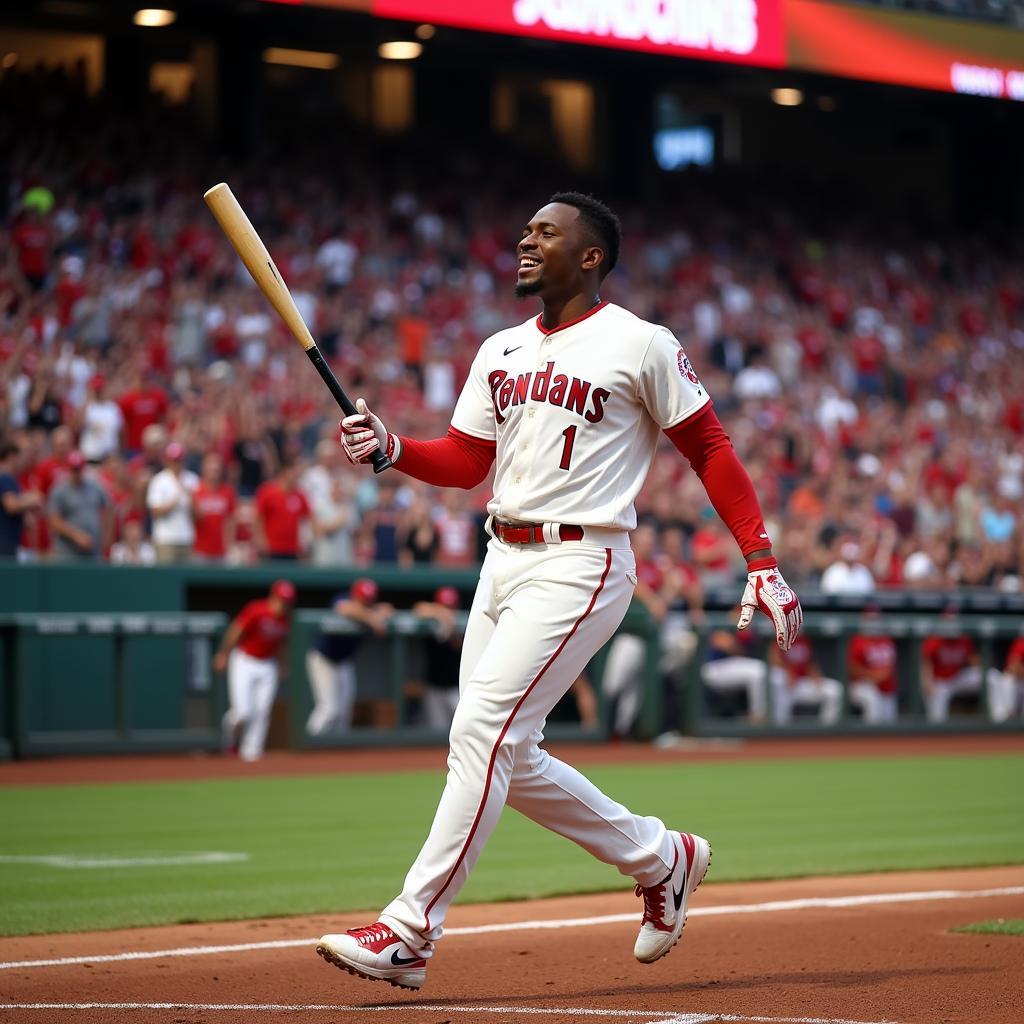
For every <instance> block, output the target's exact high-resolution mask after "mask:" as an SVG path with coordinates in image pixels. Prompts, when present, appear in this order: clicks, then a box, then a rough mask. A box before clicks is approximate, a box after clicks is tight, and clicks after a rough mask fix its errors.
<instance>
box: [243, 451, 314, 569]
mask: <svg viewBox="0 0 1024 1024" xmlns="http://www.w3.org/2000/svg"><path fill="white" fill-rule="evenodd" d="M298 476H299V467H298V465H297V464H296V463H294V462H283V463H282V464H281V468H280V470H278V473H277V476H276V477H275V478H274V479H273V480H268V481H267V483H265V484H263V485H262V486H261V487H260V489H259V490H258V491H257V492H256V501H255V506H256V517H255V519H254V520H253V526H254V528H255V533H256V549H257V550H258V551H259V552H260V553H261V554H262V555H263V556H264V557H265V558H276V559H282V560H285V561H295V560H296V559H298V558H301V557H302V556H303V555H304V553H305V549H306V546H307V545H306V537H305V536H304V528H305V526H306V525H307V524H308V522H309V519H310V514H311V513H310V509H309V502H307V501H306V496H305V495H304V494H303V493H302V491H300V490H299V485H298Z"/></svg>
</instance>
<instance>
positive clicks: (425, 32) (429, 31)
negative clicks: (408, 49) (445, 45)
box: [416, 25, 437, 39]
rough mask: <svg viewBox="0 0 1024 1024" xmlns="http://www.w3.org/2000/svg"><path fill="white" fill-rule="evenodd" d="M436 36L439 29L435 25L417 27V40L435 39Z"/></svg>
mask: <svg viewBox="0 0 1024 1024" xmlns="http://www.w3.org/2000/svg"><path fill="white" fill-rule="evenodd" d="M435 35H437V29H436V28H434V26H433V25H417V27H416V38H417V39H433V38H434V36H435Z"/></svg>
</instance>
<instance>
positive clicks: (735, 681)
mask: <svg viewBox="0 0 1024 1024" xmlns="http://www.w3.org/2000/svg"><path fill="white" fill-rule="evenodd" d="M700 674H701V678H702V679H703V680H704V685H705V686H707V687H708V688H709V689H711V690H715V691H719V692H724V693H730V692H732V691H733V690H746V693H747V711H748V712H749V715H750V717H751V718H753V719H758V720H759V719H762V718H764V716H765V713H766V711H767V710H768V684H767V675H768V666H767V665H765V663H764V662H763V661H759V660H758V659H757V658H744V657H742V656H736V657H733V658H719V659H717V660H716V661H709V662H707V664H705V665H702V666H701V670H700Z"/></svg>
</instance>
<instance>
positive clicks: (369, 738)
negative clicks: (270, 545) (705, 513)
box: [0, 565, 1024, 757]
mask: <svg viewBox="0 0 1024 1024" xmlns="http://www.w3.org/2000/svg"><path fill="white" fill-rule="evenodd" d="M366 574H367V571H366V570H357V569H355V568H352V569H344V570H343V569H338V570H324V569H315V568H312V567H307V566H296V567H292V568H291V571H290V572H289V577H290V578H291V579H293V580H294V582H295V584H296V586H297V588H298V602H297V612H296V618H295V625H294V628H293V630H292V635H291V638H290V641H289V648H288V662H289V673H288V679H287V680H286V681H285V683H284V684H283V686H282V688H281V691H280V695H279V700H278V705H277V709H276V711H275V717H274V724H273V727H272V732H271V736H270V745H271V747H274V746H276V747H291V748H296V749H300V748H307V747H308V748H314V747H324V746H328V747H331V746H367V745H400V744H409V743H442V742H444V739H445V736H444V733H443V732H438V731H435V730H431V729H429V728H425V727H424V726H423V724H422V723H421V722H419V721H417V720H415V719H413V718H412V717H411V716H409V715H407V714H406V713H405V711H406V708H407V699H406V698H407V691H406V684H407V683H408V681H409V680H410V678H413V677H414V676H415V675H416V668H417V659H418V658H419V657H420V654H419V653H418V651H417V640H418V638H420V637H422V636H423V635H424V634H425V633H426V631H427V630H428V629H429V626H427V625H426V624H424V623H422V622H417V621H416V620H415V619H414V618H413V617H412V616H411V615H410V614H409V613H408V611H407V609H409V608H410V607H411V606H412V604H413V603H414V602H415V601H417V600H422V599H428V598H429V597H430V596H431V595H432V593H433V592H434V590H435V589H436V588H437V587H438V586H441V585H448V586H455V587H456V588H457V589H458V590H459V591H460V593H461V595H462V606H463V608H467V607H468V597H469V596H470V595H471V593H472V589H473V587H474V586H475V582H476V573H475V571H474V570H472V569H465V570H451V569H447V570H438V569H434V568H429V567H428V568H419V569H400V568H398V567H378V568H376V569H373V570H371V571H370V572H369V575H372V576H373V578H374V579H376V580H377V582H378V584H379V586H380V590H381V598H382V599H383V600H387V601H390V602H391V603H393V604H394V605H395V606H396V608H397V609H399V614H398V615H397V616H396V619H395V621H394V622H393V623H392V626H391V627H390V629H389V631H388V633H387V635H386V636H385V637H383V638H380V639H377V640H373V641H368V642H367V643H366V644H365V645H364V646H365V649H364V650H363V651H361V652H360V655H359V661H358V664H357V670H358V673H359V675H361V676H362V677H363V680H364V682H363V684H362V688H361V690H360V698H361V700H362V701H363V702H364V704H365V708H364V709H363V711H361V712H360V715H359V716H358V717H357V728H355V729H354V730H353V731H352V732H350V733H348V734H346V735H343V736H329V737H318V738H315V739H314V738H311V737H308V736H307V735H306V734H305V732H304V727H303V726H304V723H305V720H306V717H307V716H308V714H309V711H310V707H311V698H310V691H309V686H308V683H307V680H306V678H305V668H304V659H305V652H306V650H307V648H308V645H309V642H310V639H311V637H312V634H313V632H314V631H315V630H316V629H317V628H321V627H324V626H326V627H327V628H329V629H336V630H342V631H351V630H353V629H356V628H357V627H355V626H354V624H352V623H350V622H347V621H345V620H341V619H339V618H338V617H337V616H334V615H331V614H329V613H328V612H327V611H326V608H327V604H328V601H329V600H330V598H331V596H332V595H333V594H335V593H337V592H338V591H339V590H344V589H346V588H347V586H348V585H349V584H351V582H352V581H353V580H354V579H356V578H357V577H358V576H361V575H366ZM279 575H280V567H279V566H278V567H275V566H261V567H253V568H243V569H235V568H230V569H229V568H219V567H211V566H183V567H167V568H156V569H146V570H139V569H132V568H116V567H108V566H41V565H40V566H7V567H3V568H0V647H2V660H0V756H4V757H9V756H11V755H12V754H13V755H15V756H23V757H24V756H45V755H53V754H64V753H89V752H92V753H101V752H102V753H116V752H128V751H135V752H138V751H143V750H151V751H157V750H206V751H216V750H218V749H219V748H220V743H221V739H220V729H219V721H220V715H221V714H222V713H223V710H224V708H225V706H226V697H225V691H224V684H223V680H220V679H217V678H216V677H214V676H213V674H212V673H211V672H210V670H209V655H210V651H211V646H212V645H215V644H216V642H217V640H218V639H219V636H220V634H221V632H222V630H223V629H224V628H225V626H226V624H227V621H228V620H229V618H230V616H231V615H233V614H234V613H235V612H237V611H238V610H239V609H240V608H241V606H242V605H243V604H244V603H245V602H247V601H249V600H251V599H253V598H254V597H258V596H261V595H263V594H264V593H266V591H267V588H268V587H269V585H270V583H271V582H272V581H273V580H274V579H276V578H277V577H278V576H279ZM801 597H802V600H803V603H804V608H805V611H806V613H807V617H806V625H805V632H806V634H807V635H808V636H809V637H810V638H811V640H812V642H813V644H814V646H815V648H816V650H817V651H818V653H819V657H820V660H821V663H822V667H823V669H824V670H825V671H826V672H827V673H828V674H831V675H835V676H836V677H837V678H839V679H840V680H841V681H842V682H843V683H844V684H845V683H846V682H847V680H846V676H845V658H844V651H845V644H846V643H847V642H848V640H849V638H850V636H852V635H853V634H854V633H856V632H858V631H859V630H861V629H862V628H863V622H862V618H861V602H860V601H856V600H853V599H850V598H837V597H827V596H824V595H821V594H818V593H816V592H815V591H813V590H804V589H802V590H801ZM735 598H736V593H734V592H733V590H731V589H730V590H722V591H711V592H709V593H708V595H707V601H706V608H707V622H706V623H705V624H704V625H703V626H702V627H701V629H700V630H699V634H700V643H701V644H702V645H703V644H705V643H706V641H707V636H708V634H709V632H710V630H711V629H713V628H715V627H716V626H722V625H728V624H729V623H730V621H731V620H730V619H729V610H730V608H731V607H732V605H733V604H734V602H735ZM958 598H959V602H960V612H959V615H958V617H957V619H956V620H955V621H954V622H952V623H951V622H950V621H949V620H948V619H944V617H943V614H942V612H943V607H944V603H945V602H944V595H943V594H941V593H933V592H922V591H883V592H881V593H880V594H879V595H877V600H878V603H879V604H880V605H881V606H882V610H883V614H882V616H881V618H880V620H879V623H878V624H877V626H875V627H874V628H877V629H879V630H880V631H882V632H884V633H885V634H886V635H891V636H893V637H894V638H895V640H896V643H897V646H898V648H899V650H900V659H901V661H900V668H899V680H900V694H901V715H900V717H899V719H898V721H896V722H894V723H891V724H888V725H884V726H882V725H878V726H869V725H866V724H865V723H864V722H863V721H861V720H860V719H858V718H856V717H855V716H854V714H853V713H852V711H851V709H850V707H849V704H848V702H844V710H843V715H842V718H841V720H840V722H839V723H838V724H837V725H836V726H833V727H830V728H829V729H828V730H826V731H827V732H829V733H830V734H836V735H837V734H840V733H843V732H860V733H864V732H866V733H880V732H881V733H885V732H890V733H891V732H901V731H902V732H906V731H937V732H945V731H979V730H1020V729H1021V728H1024V719H1022V718H1015V719H1013V720H1011V721H1009V722H1006V723H994V722H992V721H990V720H989V718H988V716H987V714H986V708H985V705H984V702H983V701H982V702H980V703H979V704H977V706H972V705H966V706H964V707H962V708H959V709H954V712H955V713H954V714H953V715H952V716H951V717H950V719H949V721H947V722H945V723H942V724H929V723H927V722H926V721H925V719H924V715H923V708H922V705H921V702H920V696H919V695H920V686H919V675H918V674H919V666H920V655H919V651H920V644H921V642H922V641H923V639H924V638H925V637H926V636H928V635H931V634H934V633H942V632H944V631H945V632H947V633H948V632H950V631H953V632H962V633H965V634H967V635H969V636H971V637H973V638H974V639H975V642H976V644H977V647H978V650H979V652H980V654H981V658H982V662H983V667H984V668H988V667H992V666H1001V663H1002V661H1001V659H1002V658H1003V657H1004V656H1005V652H1006V649H1007V647H1008V646H1009V644H1010V642H1012V640H1013V639H1014V638H1015V637H1017V636H1019V635H1021V634H1022V631H1024V595H1016V594H1003V595H1000V594H994V593H992V592H989V591H978V592H974V593H972V592H962V593H961V594H959V595H958ZM463 621H464V619H460V622H463ZM755 623H756V626H755V629H756V632H757V635H758V637H759V640H760V645H759V650H760V652H761V655H762V656H763V655H764V653H765V652H766V651H767V650H768V648H769V646H770V641H771V629H770V624H769V623H768V622H767V620H764V621H762V617H760V616H759V617H758V618H757V619H756V620H755ZM622 630H623V631H625V632H630V633H634V634H636V635H638V636H640V637H641V638H643V640H644V641H645V643H646V648H645V649H646V652H647V653H646V656H645V665H644V670H643V677H644V684H643V685H644V690H645V697H644V701H643V705H642V709H641V714H640V719H639V722H638V726H637V729H636V737H637V738H641V739H642V738H651V737H653V736H654V735H656V734H657V733H658V732H659V731H661V730H662V729H664V728H665V725H666V722H665V719H664V714H665V709H664V700H665V689H664V685H663V680H662V679H661V678H660V677H659V674H658V659H659V648H658V631H657V627H656V624H655V623H654V622H653V621H652V620H651V619H650V617H649V615H648V614H647V612H646V611H645V610H644V609H643V608H642V606H641V605H640V604H639V603H638V602H634V604H633V606H632V607H631V609H630V611H629V613H628V614H627V617H626V620H625V621H624V623H623V626H622ZM606 656H607V647H606V648H605V649H604V650H603V651H602V652H599V654H598V656H597V657H596V658H595V659H594V661H593V663H592V665H591V667H590V672H591V675H592V678H593V681H594V683H595V686H596V688H597V690H598V693H599V695H600V692H601V688H600V683H601V674H602V671H603V664H604V658H605V657H606ZM699 665H700V652H698V655H697V657H696V658H695V659H694V660H693V662H692V663H691V665H690V668H689V670H688V675H687V678H686V680H685V684H684V688H683V691H682V693H681V695H680V700H679V701H678V702H677V710H676V711H675V712H673V714H675V716H676V718H675V719H674V720H673V721H671V722H669V723H667V724H668V725H671V726H673V727H678V728H681V729H683V730H685V731H686V732H687V733H689V734H693V735H697V736H763V735H772V734H775V735H779V734H787V735H789V734H792V735H801V734H815V735H821V733H822V731H823V727H822V726H820V725H819V724H818V723H817V722H816V721H815V720H814V719H812V718H807V717H804V716H800V715H797V716H796V717H795V718H794V720H793V722H792V723H791V724H790V725H788V726H787V727H786V728H784V729H779V728H776V727H774V726H773V725H771V724H770V722H766V723H760V724H750V723H748V722H746V721H745V720H744V719H743V716H742V712H743V708H741V707H740V708H732V709H731V710H730V709H726V713H722V708H721V707H718V708H715V707H709V706H708V704H707V702H706V700H705V698H704V696H703V695H702V690H701V687H700V682H699V675H698V668H699ZM374 701H378V702H384V703H386V704H389V705H390V710H389V711H388V712H387V713H378V714H377V715H376V717H374V714H373V712H372V711H370V710H368V709H369V708H371V707H372V704H373V702H374ZM599 707H600V712H601V726H600V728H599V729H598V730H595V731H588V730H582V729H581V728H580V727H579V723H578V720H574V716H573V714H572V709H571V706H570V705H569V704H568V703H567V704H566V705H565V710H564V712H563V713H559V714H556V715H553V716H552V723H551V727H550V728H549V730H548V732H549V735H550V736H552V737H557V738H559V739H590V740H599V739H603V738H605V737H607V736H608V735H609V729H610V724H609V723H610V711H611V709H610V707H609V705H608V702H607V701H606V700H605V699H604V698H603V697H600V699H599Z"/></svg>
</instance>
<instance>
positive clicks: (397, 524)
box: [363, 477, 404, 563]
mask: <svg viewBox="0 0 1024 1024" xmlns="http://www.w3.org/2000/svg"><path fill="white" fill-rule="evenodd" d="M403 519H404V515H403V509H402V507H401V505H400V504H399V501H398V483H397V481H395V480H394V479H393V478H391V477H385V478H384V479H382V480H380V481H379V483H378V485H377V504H376V505H375V506H374V507H373V508H372V509H370V510H369V511H368V512H367V513H366V515H365V516H364V517H363V528H364V530H365V532H366V534H367V540H368V541H369V544H370V550H371V551H372V555H371V558H372V559H373V561H374V562H387V563H394V562H397V561H398V554H399V535H400V530H401V529H402V522H403Z"/></svg>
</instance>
